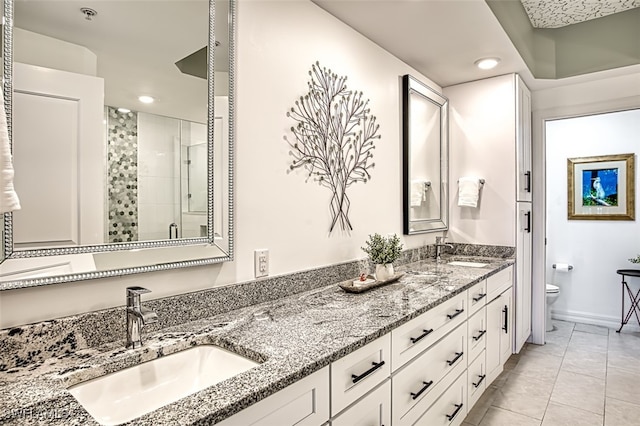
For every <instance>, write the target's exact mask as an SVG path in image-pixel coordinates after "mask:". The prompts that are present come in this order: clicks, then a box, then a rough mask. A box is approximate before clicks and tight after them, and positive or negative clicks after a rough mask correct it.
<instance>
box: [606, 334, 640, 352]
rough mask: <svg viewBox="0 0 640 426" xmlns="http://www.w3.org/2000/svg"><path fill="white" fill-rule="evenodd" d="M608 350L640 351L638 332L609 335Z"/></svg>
mask: <svg viewBox="0 0 640 426" xmlns="http://www.w3.org/2000/svg"><path fill="white" fill-rule="evenodd" d="M609 349H614V350H617V349H636V350H638V349H640V332H627V331H623V332H622V333H616V332H615V331H614V332H611V333H609Z"/></svg>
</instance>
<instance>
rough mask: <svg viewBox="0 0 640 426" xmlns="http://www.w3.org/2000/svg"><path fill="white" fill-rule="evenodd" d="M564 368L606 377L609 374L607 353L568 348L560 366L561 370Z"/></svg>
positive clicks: (601, 377)
mask: <svg viewBox="0 0 640 426" xmlns="http://www.w3.org/2000/svg"><path fill="white" fill-rule="evenodd" d="M563 370H564V371H571V372H573V373H578V374H584V375H587V376H592V377H597V378H599V379H604V378H605V376H606V374H607V354H606V353H603V352H588V351H584V350H578V349H570V350H567V353H566V354H565V356H564V360H563V361H562V366H561V367H560V371H563Z"/></svg>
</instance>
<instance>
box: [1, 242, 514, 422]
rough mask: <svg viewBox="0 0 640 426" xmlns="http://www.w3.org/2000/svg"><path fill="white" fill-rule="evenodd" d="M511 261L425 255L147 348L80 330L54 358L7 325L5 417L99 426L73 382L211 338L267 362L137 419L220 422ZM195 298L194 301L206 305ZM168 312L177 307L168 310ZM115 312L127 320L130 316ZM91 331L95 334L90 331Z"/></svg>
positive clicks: (152, 336)
mask: <svg viewBox="0 0 640 426" xmlns="http://www.w3.org/2000/svg"><path fill="white" fill-rule="evenodd" d="M455 259H458V260H482V261H484V262H488V263H489V264H488V265H487V266H485V267H482V268H469V267H460V266H451V265H447V264H446V262H447V261H449V260H455ZM512 264H513V259H507V258H503V257H498V258H487V257H481V258H477V257H460V256H457V255H454V256H450V257H445V258H444V261H443V262H441V263H436V262H434V261H433V260H422V261H418V262H414V263H410V264H407V265H404V266H400V267H398V268H397V270H398V271H404V272H405V275H404V276H403V277H402V278H401V279H400V280H399V281H397V282H396V283H393V284H390V285H388V286H385V287H380V288H377V289H374V290H371V291H370V292H367V293H362V294H351V293H346V292H344V291H343V290H342V289H340V288H339V287H337V286H336V285H335V283H332V284H330V285H325V286H322V287H317V288H311V289H308V290H306V291H303V292H301V293H297V294H292V295H289V296H286V297H280V298H277V299H275V300H269V301H265V302H262V303H258V304H253V305H249V306H245V307H238V308H235V309H232V310H228V311H225V312H222V313H219V312H214V311H212V312H211V313H210V314H209V316H202V317H201V318H198V319H195V320H192V321H188V322H184V323H182V324H170V325H168V326H166V327H164V328H162V329H159V330H150V331H143V334H144V336H145V344H144V346H143V347H142V348H140V349H131V350H127V349H124V347H123V345H122V342H121V341H115V342H109V343H104V344H101V345H93V346H91V345H88V344H87V341H86V340H87V339H86V338H83V339H84V341H80V339H78V338H77V337H75V336H76V334H75V333H74V332H73V330H67V331H68V336H73V337H68V339H66V341H60V340H56V339H54V340H48V341H49V342H52V343H51V345H50V346H53V347H46V345H45V346H42V345H41V347H42V348H43V349H44V350H45V351H46V353H47V356H46V357H40V356H39V355H38V354H37V352H38V351H42V350H43V349H35V348H33V349H29V348H28V347H25V346H24V344H23V343H20V344H16V345H15V346H16V347H12V344H11V342H12V341H13V342H14V343H15V342H21V340H20V339H19V337H20V333H21V332H22V333H29V334H30V335H31V336H32V338H34V339H35V336H36V334H34V331H33V330H29V331H25V329H13V336H8V333H11V332H12V331H11V330H8V331H6V333H7V334H6V335H5V336H4V338H2V339H0V345H1V347H0V350H2V352H3V353H5V354H6V356H5V357H4V359H3V361H2V362H3V365H0V387H1V388H2V390H3V392H2V393H0V405H1V406H2V407H3V408H4V409H3V410H2V411H1V412H0V424H10V425H30V424H47V425H85V424H97V423H96V422H95V421H94V420H93V418H92V417H91V416H90V415H89V414H88V413H87V412H86V411H85V410H84V408H83V407H82V406H81V405H80V404H79V403H78V402H77V401H76V400H75V399H74V398H73V397H72V396H71V395H70V393H69V392H68V391H67V388H68V387H70V386H73V385H75V384H78V383H81V382H83V381H86V380H89V379H92V378H95V377H99V376H102V375H104V374H107V373H111V372H115V371H118V370H121V369H123V368H126V367H129V366H133V365H136V364H139V363H140V362H143V361H148V360H152V359H155V358H158V357H160V356H167V355H170V354H172V353H174V352H178V351H180V350H184V349H187V348H189V347H191V346H194V345H202V344H213V345H218V346H221V347H223V348H226V349H229V350H231V351H233V352H237V353H240V354H242V355H244V356H246V357H248V358H251V359H253V360H254V361H256V362H259V363H260V364H259V365H258V366H256V367H254V368H252V369H250V370H248V371H246V372H244V373H241V374H239V375H237V376H234V377H232V378H230V379H227V380H225V381H223V382H220V383H218V384H216V385H214V386H211V387H209V388H207V389H204V390H202V391H200V392H197V393H195V394H192V395H189V396H187V397H185V398H183V399H181V400H179V401H177V402H175V403H172V404H169V405H167V406H164V407H162V408H160V409H158V410H156V411H153V412H151V413H149V414H146V415H144V416H142V417H139V418H137V419H135V420H133V421H131V422H130V424H136V425H154V426H157V425H205V424H207V425H208V424H215V423H217V422H219V421H221V420H222V419H225V418H227V417H229V416H231V415H233V414H235V413H236V412H238V411H240V410H242V409H243V408H246V407H248V406H250V405H251V404H253V403H255V402H257V401H259V400H262V399H264V398H266V397H268V396H269V395H271V394H273V393H275V392H277V391H279V390H281V389H284V388H285V387H287V386H288V385H290V384H292V383H294V382H295V381H297V380H300V379H301V378H303V377H305V376H307V375H309V374H311V373H313V372H315V371H317V370H319V369H320V368H322V367H324V366H326V365H329V364H330V363H331V362H333V361H335V360H337V359H339V358H341V357H343V356H345V355H346V354H348V353H350V352H352V351H354V350H356V349H358V348H360V347H362V346H364V345H366V344H367V343H369V342H371V341H373V340H375V339H376V338H378V337H380V336H382V335H384V334H386V333H388V332H389V331H391V330H392V329H393V328H395V327H397V326H399V325H401V324H403V323H405V322H407V321H409V320H410V319H412V318H415V317H416V316H418V315H420V314H422V313H423V312H426V311H427V310H429V309H431V308H433V307H434V306H436V305H438V304H440V303H442V302H443V301H445V300H447V299H449V298H451V297H453V296H454V295H456V294H458V293H460V292H462V291H464V290H466V289H467V288H468V287H470V286H471V285H473V284H475V283H477V282H479V281H481V280H483V279H485V278H486V277H488V276H489V275H492V274H494V273H496V272H498V271H499V270H502V269H504V268H506V267H508V266H509V265H512ZM355 275H356V274H354V276H355ZM337 281H340V279H335V282H337ZM195 299H197V298H194V300H192V302H193V303H197V300H195ZM222 302H223V301H218V303H222ZM227 302H229V301H227ZM184 303H185V304H188V303H190V301H189V300H186V301H184ZM164 314H169V313H162V312H160V313H159V315H164ZM203 315H206V314H203ZM114 319H115V320H116V321H120V320H121V323H122V324H123V323H124V318H121V319H118V318H115V317H114ZM103 320H104V318H103ZM89 324H91V323H89ZM40 327H41V329H40V332H42V333H43V336H42V337H43V341H44V340H47V337H51V336H60V335H64V333H65V330H64V329H65V324H64V321H60V322H57V323H56V325H55V327H53V328H55V329H56V331H55V332H53V334H48V331H47V330H51V329H52V327H50V326H47V324H44V323H43V324H41V325H40ZM88 327H90V326H88ZM58 328H60V330H59V329H58ZM85 333H88V334H91V333H90V332H89V331H88V330H85ZM78 335H82V334H80V333H79V334H78ZM85 335H86V334H85ZM25 351H26V352H25ZM30 352H31V353H30Z"/></svg>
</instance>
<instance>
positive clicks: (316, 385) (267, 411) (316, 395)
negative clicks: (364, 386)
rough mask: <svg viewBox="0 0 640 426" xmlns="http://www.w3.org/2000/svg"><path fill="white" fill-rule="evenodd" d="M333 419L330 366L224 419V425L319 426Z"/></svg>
mask: <svg viewBox="0 0 640 426" xmlns="http://www.w3.org/2000/svg"><path fill="white" fill-rule="evenodd" d="M328 419H329V367H324V368H323V369H322V370H320V371H316V372H315V373H313V374H311V375H309V376H307V377H305V378H304V379H302V380H299V381H297V382H295V383H294V384H292V385H290V386H287V387H286V388H284V389H283V390H281V391H279V392H276V393H275V394H273V395H271V396H269V397H267V398H265V399H263V400H262V401H259V402H257V403H255V404H253V405H251V406H250V407H247V408H245V409H244V410H242V411H240V412H239V413H238V414H235V415H233V416H231V417H229V418H228V419H226V420H223V421H222V422H221V423H220V426H259V425H265V426H267V425H282V426H288V425H296V426H307V425H308V426H317V425H319V424H323V423H324V422H326V421H327V420H328Z"/></svg>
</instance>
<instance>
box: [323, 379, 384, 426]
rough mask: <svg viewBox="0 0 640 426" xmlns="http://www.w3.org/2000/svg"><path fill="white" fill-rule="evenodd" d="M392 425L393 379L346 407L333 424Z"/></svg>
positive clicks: (348, 425)
mask: <svg viewBox="0 0 640 426" xmlns="http://www.w3.org/2000/svg"><path fill="white" fill-rule="evenodd" d="M384 425H388V426H390V425H391V380H387V381H386V382H384V383H382V385H380V387H378V388H377V389H376V390H374V391H372V392H371V393H369V394H368V395H367V396H365V397H364V398H362V399H361V400H360V401H358V402H356V403H355V404H353V405H352V406H351V407H349V408H348V409H346V410H345V411H344V412H343V413H342V414H340V415H339V416H338V417H337V418H335V419H334V420H333V421H332V422H331V426H384Z"/></svg>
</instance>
